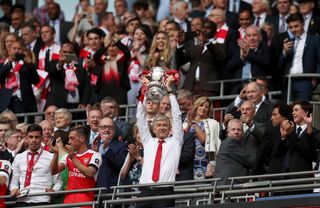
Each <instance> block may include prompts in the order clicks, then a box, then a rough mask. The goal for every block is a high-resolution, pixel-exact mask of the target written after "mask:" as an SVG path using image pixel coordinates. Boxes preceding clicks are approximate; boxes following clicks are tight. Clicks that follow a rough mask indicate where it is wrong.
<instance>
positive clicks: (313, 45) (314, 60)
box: [279, 35, 320, 75]
mask: <svg viewBox="0 0 320 208" xmlns="http://www.w3.org/2000/svg"><path fill="white" fill-rule="evenodd" d="M293 55H294V54H293V50H292V51H291V52H290V53H289V54H288V55H287V56H284V55H283V54H281V56H280V63H279V66H280V68H281V69H283V70H284V71H283V74H284V75H286V74H289V72H290V68H291V66H292V62H293ZM302 67H303V73H320V42H319V37H317V36H313V35H307V38H306V42H305V45H304V50H303V56H302Z"/></svg>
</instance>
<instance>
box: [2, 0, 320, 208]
mask: <svg viewBox="0 0 320 208" xmlns="http://www.w3.org/2000/svg"><path fill="white" fill-rule="evenodd" d="M130 2H131V1H130ZM166 5H167V8H166V9H164V7H166ZM61 6H62V5H59V4H58V3H56V2H54V1H53V0H46V1H45V4H44V5H43V6H41V7H38V8H36V9H35V10H34V11H33V13H32V14H30V13H28V12H26V11H25V7H24V6H23V5H20V4H15V5H13V4H12V2H11V0H1V1H0V7H1V9H2V11H3V13H4V16H3V17H1V18H0V112H1V114H0V160H1V162H0V195H5V194H10V195H11V196H12V197H17V198H16V199H17V204H16V205H15V206H26V205H43V204H48V203H61V202H62V201H64V203H74V202H86V201H93V199H94V194H93V192H86V193H77V194H66V195H65V196H63V197H55V198H50V197H49V196H45V197H44V196H41V197H30V196H28V194H29V193H36V192H54V191H58V190H75V189H83V188H94V187H105V188H106V192H110V191H111V189H110V187H111V186H114V185H117V184H138V183H158V182H173V181H175V180H198V179H205V178H212V177H216V178H222V180H220V181H219V184H228V183H229V182H230V181H229V180H228V177H232V176H246V175H254V174H265V173H286V172H295V171H309V170H313V169H318V168H319V164H318V162H319V159H318V157H319V156H318V152H319V149H320V137H319V136H320V135H319V134H318V130H317V129H315V128H314V127H313V126H312V111H313V110H312V105H311V104H310V103H309V101H310V100H311V98H312V94H313V91H314V89H316V87H317V84H318V83H317V79H316V78H313V77H312V78H310V77H308V78H304V77H300V78H298V79H294V80H293V81H292V89H291V92H292V93H291V95H290V100H291V101H293V103H292V104H291V105H287V104H284V101H286V100H287V97H286V96H287V91H288V89H287V88H286V86H287V79H286V78H285V77H286V76H287V75H303V74H304V73H319V72H320V39H319V34H320V16H318V14H319V7H318V2H317V1H316V0H315V1H314V0H299V1H291V0H277V1H270V2H269V1H267V0H252V1H251V0H246V1H243V0H229V1H228V0H190V1H181V0H171V1H169V0H168V1H159V2H157V1H155V2H154V1H147V0H137V1H134V3H133V4H132V11H129V9H128V2H127V1H126V0H115V1H114V7H115V13H112V12H109V11H107V7H108V1H107V0H95V1H94V5H90V1H88V0H80V1H79V4H78V5H77V6H76V9H75V14H74V16H73V20H72V21H73V22H68V21H65V19H64V13H63V11H62V10H61ZM156 20H157V21H158V22H157V21H156ZM157 66H160V67H162V68H163V69H164V71H165V82H164V86H165V88H166V90H167V92H168V93H167V95H166V96H164V97H163V98H162V99H161V100H160V101H159V102H157V101H156V100H153V99H151V98H150V97H148V96H145V94H146V92H147V91H148V83H149V82H150V81H151V77H152V76H151V70H152V69H153V68H154V67H157ZM267 76H271V77H272V78H271V79H266V77H267ZM223 79H241V80H243V81H241V82H234V83H232V84H231V85H227V86H226V89H225V90H226V92H225V93H226V94H228V93H230V94H237V95H238V96H237V97H236V98H235V100H234V101H232V102H231V103H230V104H229V105H228V106H227V109H226V111H225V112H224V115H223V120H221V121H220V120H219V119H217V114H216V113H213V110H214V108H216V107H219V106H220V105H221V103H220V102H219V101H214V102H212V101H211V100H210V99H209V98H210V96H217V95H219V94H220V86H219V84H217V81H220V80H223ZM270 88H272V89H275V90H281V91H282V96H281V98H279V100H277V101H276V100H273V99H272V98H271V97H270V96H269V94H268V92H269V89H270ZM122 104H137V105H138V107H137V109H130V110H128V112H126V113H128V114H129V115H134V116H135V115H136V117H137V119H136V123H134V121H133V122H132V123H129V122H126V121H123V120H121V119H119V116H120V115H122V114H124V113H125V112H123V111H121V110H120V108H119V105H122ZM75 108H79V109H85V111H86V114H85V115H82V114H79V115H75V116H73V115H72V114H71V113H70V109H75ZM28 112H44V118H43V119H42V120H41V122H39V124H34V123H33V124H32V122H34V121H33V119H31V122H30V123H28V124H27V123H19V120H18V118H17V116H16V114H18V113H28ZM84 117H85V119H86V125H83V126H78V125H74V124H73V122H72V121H73V119H79V118H84ZM29 121H30V120H29ZM49 164H50V165H49ZM314 164H317V165H316V166H315V167H314ZM237 182H239V181H237ZM140 191H141V196H150V195H154V196H157V195H165V194H172V193H174V190H173V189H172V188H171V187H169V188H168V187H163V188H158V189H156V190H155V189H150V188H149V187H145V188H142V189H141V190H140ZM1 203H2V204H3V203H4V201H0V206H2V204H1ZM173 205H174V200H166V201H162V202H153V203H152V204H148V203H138V204H137V207H151V206H154V207H167V206H173Z"/></svg>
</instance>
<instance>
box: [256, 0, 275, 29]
mask: <svg viewBox="0 0 320 208" xmlns="http://www.w3.org/2000/svg"><path fill="white" fill-rule="evenodd" d="M268 10H269V1H268V0H253V1H252V13H253V16H254V21H253V25H254V26H256V27H261V26H262V24H263V23H264V22H269V23H271V19H272V18H271V16H269V15H268Z"/></svg>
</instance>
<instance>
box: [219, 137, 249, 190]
mask: <svg viewBox="0 0 320 208" xmlns="http://www.w3.org/2000/svg"><path fill="white" fill-rule="evenodd" d="M252 164H253V161H250V156H249V154H248V153H247V149H246V147H245V145H244V143H242V142H241V141H239V140H235V139H231V138H227V139H225V140H223V141H222V143H221V145H220V149H219V152H218V155H217V159H216V170H215V177H216V178H222V181H218V184H220V185H226V184H229V183H230V181H228V180H227V179H228V178H229V177H235V176H246V175H248V174H249V168H251V166H252Z"/></svg>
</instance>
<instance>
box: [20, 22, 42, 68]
mask: <svg viewBox="0 0 320 208" xmlns="http://www.w3.org/2000/svg"><path fill="white" fill-rule="evenodd" d="M21 33H22V39H23V41H24V44H25V45H26V47H27V48H29V49H30V50H31V51H32V52H33V53H34V55H35V56H36V61H37V63H38V58H39V57H38V56H39V52H40V50H41V48H42V47H43V46H44V43H43V42H42V39H41V38H40V37H38V34H37V33H36V28H35V27H34V25H32V24H30V23H29V24H28V23H27V24H25V25H23V26H22V28H21Z"/></svg>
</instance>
